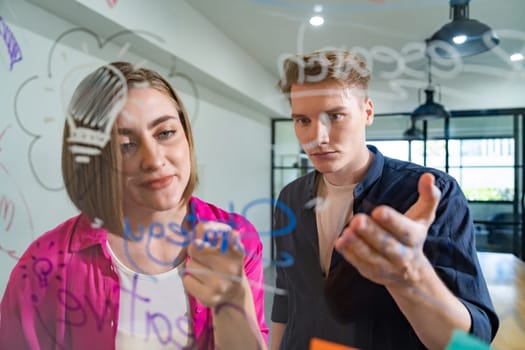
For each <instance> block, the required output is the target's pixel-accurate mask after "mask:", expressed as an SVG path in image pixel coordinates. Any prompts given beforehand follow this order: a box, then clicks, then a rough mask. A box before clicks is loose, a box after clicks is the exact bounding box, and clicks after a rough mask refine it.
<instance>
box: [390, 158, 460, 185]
mask: <svg viewBox="0 0 525 350" xmlns="http://www.w3.org/2000/svg"><path fill="white" fill-rule="evenodd" d="M424 173H431V174H432V175H434V178H435V182H436V185H437V186H438V187H441V186H442V185H444V184H446V183H450V182H455V179H454V178H453V177H452V176H451V175H450V174H447V173H446V172H444V171H443V170H440V169H437V168H432V167H427V166H423V165H420V164H416V163H413V162H408V161H405V160H400V159H395V158H389V157H385V163H384V168H383V177H384V179H385V180H389V179H391V178H396V179H399V180H400V181H404V182H410V181H415V182H416V183H417V182H418V181H419V178H420V177H421V175H423V174H424ZM394 175H395V176H394Z"/></svg>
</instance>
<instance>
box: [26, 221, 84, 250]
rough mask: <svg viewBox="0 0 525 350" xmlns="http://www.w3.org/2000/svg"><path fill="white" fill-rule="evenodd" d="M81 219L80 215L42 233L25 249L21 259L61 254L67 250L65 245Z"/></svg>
mask: <svg viewBox="0 0 525 350" xmlns="http://www.w3.org/2000/svg"><path fill="white" fill-rule="evenodd" d="M80 218H81V215H77V216H74V217H71V218H69V219H67V220H65V221H63V222H61V223H60V224H58V225H57V226H55V227H54V228H52V229H50V230H48V231H46V232H44V233H43V234H42V235H40V236H39V237H37V238H36V239H35V240H34V241H33V242H32V243H31V244H30V245H29V247H28V248H27V249H26V251H25V252H24V254H23V255H22V257H21V260H23V259H24V257H25V258H26V259H27V258H29V259H32V258H33V257H35V256H37V255H41V254H44V253H45V255H46V257H48V258H49V257H52V256H53V255H55V254H53V252H57V253H58V252H63V250H64V249H66V248H67V243H68V242H69V240H70V237H71V235H72V233H73V230H74V227H75V225H76V224H77V222H78V221H79V219H80Z"/></svg>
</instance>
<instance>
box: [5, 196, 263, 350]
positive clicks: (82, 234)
mask: <svg viewBox="0 0 525 350" xmlns="http://www.w3.org/2000/svg"><path fill="white" fill-rule="evenodd" d="M190 205H191V207H192V208H193V210H192V211H193V214H194V216H195V217H196V218H197V220H199V221H221V222H225V223H229V224H233V226H235V228H236V229H237V230H238V231H239V232H240V234H241V241H242V243H243V245H244V247H245V249H246V257H245V261H244V270H245V273H246V276H247V278H248V280H250V281H253V282H255V283H254V284H253V285H252V293H253V298H254V303H255V310H256V316H257V323H258V328H259V329H260V331H261V333H262V335H263V337H264V339H265V341H266V342H267V338H268V327H267V326H266V323H265V321H264V290H263V289H261V288H258V287H257V285H259V286H260V285H262V283H263V267H262V243H261V241H260V239H259V235H258V234H257V231H256V230H255V228H254V227H253V225H252V224H251V223H249V222H248V221H247V220H246V219H244V218H243V217H242V216H240V215H237V214H234V215H233V216H231V215H230V214H229V213H228V212H226V211H224V210H222V209H219V208H217V207H215V206H213V205H211V204H209V203H206V202H203V201H201V200H199V199H198V198H196V197H192V198H191V200H190ZM232 220H233V222H232ZM146 234H148V233H147V231H146V232H145V235H146ZM144 238H145V237H144ZM106 240H107V231H106V230H105V229H96V228H93V227H92V226H91V222H90V221H89V219H88V218H87V217H85V216H84V215H79V216H77V217H73V218H71V219H69V220H67V221H65V222H63V223H62V224H60V225H59V226H57V227H56V228H54V229H52V230H51V231H48V232H47V233H45V234H43V235H42V236H41V237H39V238H38V239H37V240H35V241H34V242H33V243H32V244H31V245H30V246H29V248H28V249H27V250H26V252H25V253H24V254H23V256H22V257H21V258H20V260H19V261H18V263H17V265H16V266H15V268H14V269H13V271H12V273H11V276H10V278H9V282H8V285H7V289H6V291H5V294H4V297H3V299H2V304H1V305H0V312H1V313H0V349H28V348H30V349H46V350H47V349H74V350H77V349H86V350H92V349H95V348H96V349H114V348H115V337H116V332H117V325H118V314H119V300H120V284H119V279H118V275H117V273H116V271H114V268H113V263H112V261H111V256H110V254H109V252H108V251H107V247H106ZM189 302H190V303H189V307H190V312H191V317H192V321H193V330H194V335H193V336H194V337H195V342H194V344H195V346H194V347H193V348H197V349H213V348H214V342H213V324H212V310H211V309H209V308H207V307H205V306H203V305H201V304H199V302H198V301H197V300H196V299H195V298H193V297H192V296H191V295H190V296H189ZM190 336H191V335H190Z"/></svg>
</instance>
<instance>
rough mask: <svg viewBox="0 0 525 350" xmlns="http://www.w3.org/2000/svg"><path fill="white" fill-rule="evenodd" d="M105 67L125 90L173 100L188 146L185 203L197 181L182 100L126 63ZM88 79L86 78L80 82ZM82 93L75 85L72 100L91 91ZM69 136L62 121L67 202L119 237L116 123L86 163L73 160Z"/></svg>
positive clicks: (120, 188)
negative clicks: (116, 74)
mask: <svg viewBox="0 0 525 350" xmlns="http://www.w3.org/2000/svg"><path fill="white" fill-rule="evenodd" d="M109 65H110V66H112V68H116V69H117V70H118V71H120V72H121V73H122V75H123V76H124V78H125V80H126V84H127V87H128V89H130V88H132V87H134V86H147V87H151V88H153V89H156V90H158V91H160V92H162V93H164V94H166V96H168V97H169V98H171V99H172V100H173V103H174V105H175V107H176V109H177V111H178V114H179V118H180V122H181V124H182V128H183V130H184V134H185V135H186V140H187V141H188V145H189V152H190V161H191V164H190V178H189V181H188V184H187V185H186V188H185V189H184V192H183V194H182V198H181V200H182V201H183V202H185V203H188V201H189V199H190V197H191V195H192V193H193V191H194V190H195V187H196V186H197V183H198V177H197V164H196V161H195V152H194V149H195V148H194V143H193V134H192V132H191V126H190V121H189V118H188V114H187V112H186V108H185V107H184V104H183V103H182V100H181V99H180V97H179V96H178V95H177V93H176V92H175V90H174V89H173V88H172V87H171V85H170V83H169V82H168V81H166V79H164V78H163V77H162V76H161V75H160V74H158V73H157V72H155V71H153V70H150V69H147V68H137V67H135V66H133V65H132V64H131V63H128V62H113V63H110V64H109ZM88 78H89V76H88V77H86V78H85V79H84V80H86V79H88ZM88 86H89V88H91V89H92V88H96V86H95V87H94V86H93V85H89V84H88ZM82 89H86V84H82V83H80V84H79V86H78V87H77V90H76V91H75V94H74V95H73V99H74V98H75V96H84V95H90V96H93V92H92V91H79V90H82ZM94 95H96V93H95V94H94ZM72 102H74V101H72ZM95 102H96V101H95ZM94 129H96V128H94ZM70 134H71V130H70V126H69V124H68V121H67V120H66V123H65V125H64V136H63V141H62V176H63V179H64V183H65V187H66V190H67V193H68V195H69V198H70V199H71V201H72V202H73V203H74V204H75V206H76V207H77V208H78V209H79V210H80V211H81V212H82V213H84V214H85V215H87V216H88V217H89V218H90V219H91V220H96V219H99V220H102V222H103V224H102V225H103V226H104V227H105V228H106V229H108V230H109V231H110V232H113V233H115V234H123V232H124V225H123V222H124V213H123V203H122V201H123V191H124V190H125V188H124V187H123V183H122V176H121V171H120V168H121V162H122V157H121V153H120V152H121V151H120V145H119V142H118V133H117V125H116V123H114V124H113V126H112V127H111V138H110V140H109V141H108V143H107V144H106V145H105V146H104V147H103V148H102V149H101V153H100V154H99V155H96V156H92V157H91V158H90V161H89V162H88V163H79V162H77V161H76V160H75V156H74V154H73V153H72V152H71V150H70V146H71V145H70V143H69V141H68V140H69V138H70Z"/></svg>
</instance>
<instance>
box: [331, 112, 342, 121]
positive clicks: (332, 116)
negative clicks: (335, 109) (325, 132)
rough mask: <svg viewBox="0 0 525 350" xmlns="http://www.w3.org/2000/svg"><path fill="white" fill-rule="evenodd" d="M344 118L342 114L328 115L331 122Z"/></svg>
mask: <svg viewBox="0 0 525 350" xmlns="http://www.w3.org/2000/svg"><path fill="white" fill-rule="evenodd" d="M344 117H345V115H344V114H342V113H332V114H330V119H331V120H340V119H343V118H344Z"/></svg>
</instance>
